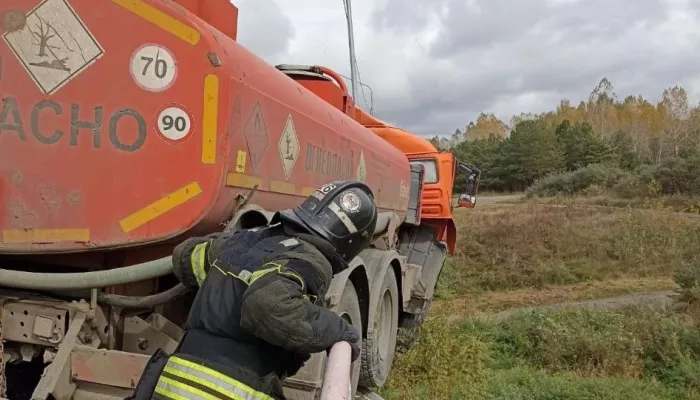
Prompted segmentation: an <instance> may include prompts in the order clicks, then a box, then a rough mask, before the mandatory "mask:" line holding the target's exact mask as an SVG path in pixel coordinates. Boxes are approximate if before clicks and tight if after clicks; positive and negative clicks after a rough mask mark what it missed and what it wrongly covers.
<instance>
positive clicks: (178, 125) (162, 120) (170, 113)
mask: <svg viewBox="0 0 700 400" xmlns="http://www.w3.org/2000/svg"><path fill="white" fill-rule="evenodd" d="M156 118H157V120H156V125H157V127H158V133H160V134H161V135H162V136H163V137H164V138H166V139H169V140H175V141H179V140H183V139H185V138H187V136H188V135H189V134H190V132H192V117H191V116H190V113H189V112H188V111H187V110H185V109H184V108H183V107H181V106H180V105H177V104H170V105H167V106H165V107H163V108H161V110H160V112H158V114H157V116H156Z"/></svg>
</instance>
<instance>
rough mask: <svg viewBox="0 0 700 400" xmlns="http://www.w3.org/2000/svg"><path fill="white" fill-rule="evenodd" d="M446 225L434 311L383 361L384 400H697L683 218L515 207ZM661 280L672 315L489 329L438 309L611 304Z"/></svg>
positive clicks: (699, 381) (534, 314)
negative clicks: (448, 242)
mask: <svg viewBox="0 0 700 400" xmlns="http://www.w3.org/2000/svg"><path fill="white" fill-rule="evenodd" d="M457 224H458V227H459V232H460V237H459V242H458V249H459V252H458V254H456V255H455V257H453V258H452V259H450V260H448V262H447V263H446V264H445V267H444V268H445V269H444V270H443V273H442V275H441V277H440V281H439V283H438V287H437V292H436V293H437V297H438V298H439V299H440V301H438V302H437V303H436V304H435V307H433V309H432V311H431V313H430V316H429V319H428V321H427V322H426V323H425V325H424V328H423V330H422V332H421V339H420V341H419V343H418V345H417V346H416V347H415V348H414V349H412V350H411V351H409V352H408V353H406V354H402V355H399V356H398V357H397V358H396V359H395V361H394V368H393V370H392V374H391V377H390V379H389V381H388V382H387V385H386V387H384V388H383V389H381V391H380V394H381V395H382V396H383V397H385V399H387V400H399V399H402V400H422V399H434V400H453V399H454V400H456V399H474V400H496V399H499V400H500V399H504V400H560V399H561V400H593V399H596V400H597V399H601V400H603V399H606V400H607V399H611V400H627V399H629V400H655V399H660V400H666V399H669V400H670V399H679V400H685V399H700V250H698V243H700V218H698V217H697V215H692V214H682V213H673V212H667V211H662V210H659V209H638V208H631V207H599V206H595V207H589V206H587V205H582V204H580V203H566V202H564V203H552V204H542V203H533V202H532V201H526V202H522V203H519V204H506V205H498V206H489V207H483V208H481V209H475V210H460V211H459V212H458V214H457ZM671 278H674V279H675V283H676V285H677V287H678V288H680V291H681V293H682V295H683V296H682V298H681V299H682V301H683V302H685V306H683V304H680V307H677V309H675V310H662V311H659V310H654V309H650V308H643V307H635V308H626V309H618V310H600V309H598V310H579V311H575V310H568V311H567V310H556V311H520V312H515V313H513V314H510V315H508V316H506V317H502V318H500V319H498V320H496V319H493V318H488V317H483V316H480V317H479V318H472V319H469V318H470V313H466V312H465V313H462V314H461V316H462V317H464V318H466V319H457V320H455V319H454V317H455V314H454V310H453V309H452V308H453V307H452V306H454V305H455V304H457V305H458V306H459V307H461V308H464V309H467V308H469V307H472V308H473V309H474V310H475V311H484V310H490V308H489V307H491V308H494V307H496V306H498V304H502V303H503V304H510V305H511V306H517V305H518V304H520V303H525V302H529V301H533V299H534V300H535V301H540V300H543V299H544V300H546V299H547V298H548V297H555V298H559V297H561V298H576V295H577V293H578V292H581V293H583V292H586V293H589V294H590V293H607V292H610V291H613V292H615V291H617V292H624V290H622V289H623V288H622V287H620V285H626V284H630V285H639V288H637V290H653V289H648V287H652V288H653V287H655V286H658V285H662V286H663V287H664V289H668V285H669V283H673V281H671V280H670V279H671ZM645 285H651V286H645ZM572 291H573V292H572ZM575 291H578V292H575ZM631 291H634V288H632V289H631ZM479 299H481V300H479ZM446 300H449V301H446ZM494 304H495V305H494ZM445 305H447V306H445ZM496 308H499V307H496ZM451 312H452V313H453V314H452V315H450V314H448V313H451ZM458 321H462V322H458Z"/></svg>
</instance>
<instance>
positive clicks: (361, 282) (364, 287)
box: [325, 256, 369, 334]
mask: <svg viewBox="0 0 700 400" xmlns="http://www.w3.org/2000/svg"><path fill="white" fill-rule="evenodd" d="M348 280H350V281H352V283H353V285H354V286H355V290H356V291H357V297H358V299H359V301H360V311H361V313H362V331H363V334H364V333H365V332H366V329H367V315H368V311H369V278H368V276H367V269H366V267H365V263H364V261H363V260H362V258H360V257H359V256H357V257H355V258H354V259H353V260H352V261H351V262H350V266H349V267H348V268H347V269H346V270H344V271H342V272H340V273H338V274H335V275H333V280H331V285H330V287H329V288H328V292H326V296H325V302H326V305H327V307H328V308H330V309H331V310H334V309H335V307H336V306H337V305H338V303H340V298H341V297H342V295H343V290H344V289H345V284H346V283H347V281H348Z"/></svg>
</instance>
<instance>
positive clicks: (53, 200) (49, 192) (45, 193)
mask: <svg viewBox="0 0 700 400" xmlns="http://www.w3.org/2000/svg"><path fill="white" fill-rule="evenodd" d="M39 198H40V199H41V202H42V203H44V204H45V205H46V207H47V208H49V209H53V208H56V207H58V206H59V205H60V204H61V195H60V194H59V193H58V190H56V188H54V187H52V186H48V185H43V186H41V187H40V188H39Z"/></svg>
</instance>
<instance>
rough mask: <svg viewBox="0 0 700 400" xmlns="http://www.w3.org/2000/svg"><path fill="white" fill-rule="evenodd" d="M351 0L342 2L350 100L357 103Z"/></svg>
mask: <svg viewBox="0 0 700 400" xmlns="http://www.w3.org/2000/svg"><path fill="white" fill-rule="evenodd" d="M350 2H351V0H344V3H345V16H346V18H347V20H348V44H349V46H350V79H351V81H352V99H353V100H354V101H355V102H356V103H357V67H356V65H355V36H354V34H353V27H352V5H351V4H350Z"/></svg>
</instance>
